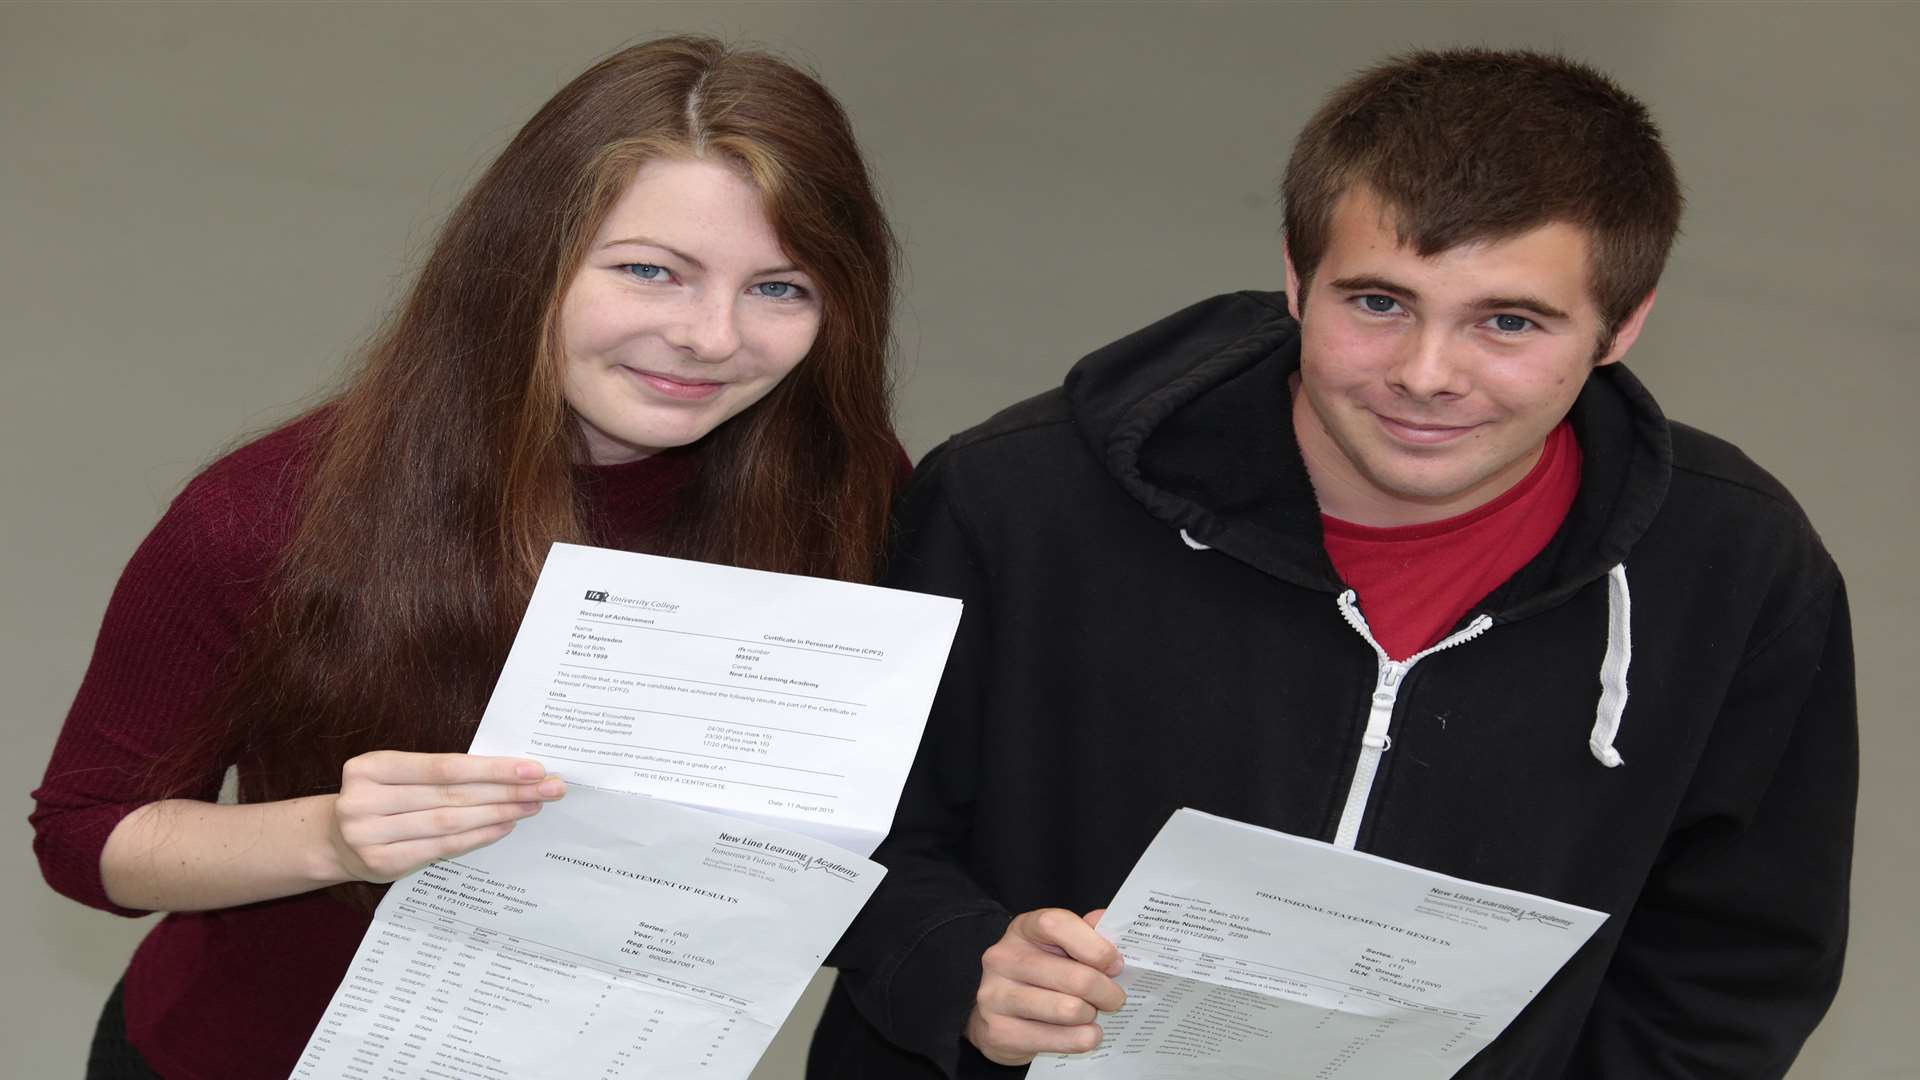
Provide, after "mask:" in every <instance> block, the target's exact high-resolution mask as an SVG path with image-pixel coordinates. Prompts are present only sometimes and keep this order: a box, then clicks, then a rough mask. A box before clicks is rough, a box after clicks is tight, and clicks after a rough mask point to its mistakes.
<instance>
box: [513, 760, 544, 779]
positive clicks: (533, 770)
mask: <svg viewBox="0 0 1920 1080" xmlns="http://www.w3.org/2000/svg"><path fill="white" fill-rule="evenodd" d="M546 773H547V770H545V769H543V768H541V767H540V766H539V765H538V764H536V763H534V762H531V761H523V762H521V763H520V764H518V765H515V766H514V767H513V775H515V776H518V777H519V778H520V779H522V780H538V779H540V778H541V777H542V776H545V775H546Z"/></svg>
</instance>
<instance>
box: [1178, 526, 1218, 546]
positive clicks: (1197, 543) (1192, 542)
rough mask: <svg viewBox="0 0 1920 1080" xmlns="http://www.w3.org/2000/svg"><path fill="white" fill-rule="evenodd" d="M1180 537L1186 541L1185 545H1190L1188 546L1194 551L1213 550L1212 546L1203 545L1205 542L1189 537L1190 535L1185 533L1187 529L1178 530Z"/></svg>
mask: <svg viewBox="0 0 1920 1080" xmlns="http://www.w3.org/2000/svg"><path fill="white" fill-rule="evenodd" d="M1180 539H1182V540H1185V541H1186V542H1187V546H1188V547H1190V548H1192V549H1193V550H1195V551H1212V550H1213V549H1212V548H1210V547H1208V546H1207V545H1205V544H1203V543H1201V542H1200V541H1198V540H1195V539H1194V538H1193V537H1191V536H1189V535H1187V530H1185V529H1181V530H1180Z"/></svg>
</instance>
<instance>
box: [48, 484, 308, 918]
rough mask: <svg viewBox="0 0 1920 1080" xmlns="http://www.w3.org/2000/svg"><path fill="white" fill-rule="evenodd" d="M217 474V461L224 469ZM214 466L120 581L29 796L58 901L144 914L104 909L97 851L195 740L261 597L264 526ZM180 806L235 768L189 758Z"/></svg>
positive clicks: (212, 790) (215, 787) (211, 793)
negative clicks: (238, 503)
mask: <svg viewBox="0 0 1920 1080" xmlns="http://www.w3.org/2000/svg"><path fill="white" fill-rule="evenodd" d="M223 464H224V463H223ZM232 472H233V470H232V469H231V468H223V467H222V465H218V464H217V465H215V466H214V467H213V468H212V469H209V470H208V472H207V473H205V474H202V475H201V476H200V477H198V478H196V479H195V480H194V481H193V482H192V483H190V484H189V485H188V486H187V488H186V490H185V491H183V492H181V494H180V496H179V497H178V498H177V499H175V500H174V502H173V504H172V505H171V506H170V507H169V508H168V510H167V512H166V514H165V515H164V516H163V517H162V518H161V520H160V522H159V524H157V525H156V526H154V529H153V531H152V532H151V533H149V534H148V535H147V537H146V539H145V540H144V541H143V542H142V543H141V544H140V546H139V548H138V549H137V550H136V551H135V552H134V554H133V557H132V559H131V560H130V561H129V562H128V563H127V567H126V569H125V570H124V571H123V572H122V573H121V576H120V580H119V583H118V584H117V585H116V586H115V588H114V591H113V595H112V598H111V599H110V600H109V601H108V603H107V611H106V615H105V617H104V619H103V620H102V622H101V626H100V634H99V637H98V638H97V639H96V640H95V642H94V649H93V657H92V660H91V661H90V662H89V663H88V666H87V672H86V676H85V678H84V679H83V680H82V682H81V684H80V689H79V692H78V693H77V694H76V696H75V698H74V702H73V707H72V709H71V710H70V711H69V712H68V714H67V720H66V724H65V725H64V726H63V727H62V728H61V730H60V736H59V739H58V741H57V742H56V743H55V744H54V750H53V757H52V759H51V760H50V761H49V762H48V764H47V771H46V775H45V777H44V779H43V780H42V781H41V784H40V787H39V789H38V790H36V791H35V792H34V793H33V798H34V809H33V812H32V814H31V815H30V817H29V819H28V820H29V821H30V822H31V824H32V826H33V848H34V853H35V854H36V855H37V856H38V857H39V860H40V870H41V873H42V874H43V875H44V876H45V877H46V879H47V883H48V884H50V885H52V886H53V887H54V889H55V890H57V891H59V892H60V893H62V894H64V895H66V896H69V897H71V898H73V899H75V900H78V901H80V902H81V903H83V904H87V905H89V906H92V907H97V908H100V909H101V910H104V911H110V912H113V913H114V914H117V915H127V916H138V915H144V914H146V912H143V911H138V910H135V909H131V908H126V907H121V906H120V905H118V904H115V903H114V902H113V901H111V900H109V899H108V898H107V894H106V891H105V889H104V887H103V886H102V884H101V880H100V854H101V851H102V850H103V849H104V848H105V846H106V842H107V837H108V835H109V834H111V833H112V832H113V829H114V827H115V826H116V825H118V824H119V823H120V820H121V819H122V818H124V817H126V816H127V815H128V814H129V813H131V812H133V811H134V810H135V809H137V808H138V807H140V806H142V805H144V804H145V803H147V802H150V801H152V800H153V798H154V794H153V793H154V791H155V781H156V779H157V777H158V776H159V770H160V769H161V768H162V767H163V766H167V767H168V770H167V771H168V774H169V775H170V776H171V775H172V774H173V769H172V768H171V766H174V765H175V764H176V763H177V762H178V760H179V759H178V757H177V755H179V754H181V752H182V747H183V746H187V745H191V743H190V742H189V741H188V740H189V739H190V737H191V736H192V735H193V734H195V733H197V732H199V731H200V730H202V725H203V723H204V721H205V719H206V716H207V711H208V709H209V708H210V707H211V705H212V704H213V699H214V696H215V693H216V691H217V689H218V687H219V685H220V681H221V678H222V676H223V674H224V668H225V665H226V664H227V662H228V661H229V658H230V656H231V655H232V653H233V651H234V649H235V646H236V645H237V644H238V642H239V640H240V634H241V623H242V620H243V619H244V617H245V616H246V614H247V613H248V612H249V611H250V609H251V607H252V606H253V604H254V603H256V602H257V600H258V597H259V595H260V592H259V578H260V577H261V576H262V575H264V573H265V570H266V566H267V563H268V561H269V559H270V548H267V547H265V546H264V545H261V544H260V543H259V542H258V539H257V538H258V536H259V534H260V531H261V527H262V524H261V523H260V522H257V521H254V520H252V519H251V517H250V516H248V515H244V514H241V513H239V512H237V511H236V509H235V504H234V500H233V499H232V497H231V493H230V490H229V485H228V483H227V482H226V481H227V479H228V478H230V476H231V474H232ZM185 764H186V765H187V768H186V770H184V774H185V775H186V776H190V777H191V783H190V784H189V785H188V786H187V790H186V791H185V792H184V793H183V796H184V797H188V798H199V799H207V800H212V799H214V798H215V797H217V795H218V794H219V791H220V784H221V780H222V778H223V776H224V774H225V771H226V768H227V766H228V765H229V764H231V763H230V762H227V761H223V760H217V759H214V758H213V757H208V758H206V759H203V760H193V761H190V762H186V763H185Z"/></svg>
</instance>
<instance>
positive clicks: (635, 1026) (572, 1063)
mask: <svg viewBox="0 0 1920 1080" xmlns="http://www.w3.org/2000/svg"><path fill="white" fill-rule="evenodd" d="M959 619H960V604H959V601H957V600H949V599H945V598H941V597H934V596H924V595H920V594H917V593H906V592H897V591H894V590H890V589H879V588H874V587H871V586H866V585H853V584H847V583H844V582H837V581H826V580H821V579H817V578H805V577H795V576H790V575H783V574H770V573H762V572H759V571H753V570H740V569H736V568H733V567H725V566H714V565H709V564H706V563H697V562H685V561H681V560H675V559H663V558H658V557H654V556H647V555H636V554H632V553H629V552H620V551H608V550H603V549H600V548H584V547H575V546H571V545H566V544H556V545H554V547H553V549H552V551H551V552H550V553H549V555H548V557H547V563H546V566H545V568H544V569H543V570H542V572H541V575H540V580H539V582H538V584H537V585H536V586H535V589H534V593H533V597H532V600H531V602H530V603H529V604H528V607H527V612H526V615H525V616H524V617H523V618H522V620H521V623H520V630H519V633H518V634H517V636H516V637H515V638H514V643H513V648H512V651H511V653H510V654H509V656H508V659H507V663H506V666H505V668H504V669H503V670H502V672H501V675H500V680H499V682H498V683H497V684H496V685H495V687H494V692H493V696H492V698H491V699H490V700H489V702H488V704H487V710H486V713H485V714H484V716H483V717H482V719H481V723H480V728H479V731H478V732H477V733H476V735H475V737H474V741H473V745H472V747H471V750H472V752H473V753H476V754H500V755H509V756H519V757H531V758H534V759H536V760H539V761H541V762H543V763H544V764H545V765H546V766H547V768H548V770H549V771H550V772H553V773H556V774H558V775H560V776H562V777H564V778H566V780H567V781H568V784H569V788H568V793H567V796H566V797H565V798H564V799H561V800H560V801H558V802H554V803H548V804H546V805H545V806H544V807H543V808H542V809H541V811H540V812H539V813H537V814H535V815H534V816H533V817H531V818H526V819H524V820H522V821H521V822H519V823H518V825H517V826H516V827H515V829H514V831H513V832H512V833H511V834H510V835H509V836H508V837H507V838H506V839H504V840H502V841H500V842H498V843H496V844H493V845H491V846H488V847H485V848H481V849H480V850H478V851H474V852H470V853H468V854H466V855H463V856H461V857H459V858H457V859H451V860H445V861H442V862H439V863H435V864H434V865H432V866H429V867H426V868H424V869H422V870H419V871H417V872H415V873H413V874H411V875H408V876H407V877H406V878H403V879H401V881H399V882H398V883H396V884H395V885H394V887H393V888H392V889H391V890H389V892H388V895H387V896H386V898H385V899H384V900H383V901H382V902H381V905H380V909H379V911H377V912H376V913H375V916H374V921H373V926H372V927H371V929H369V930H368V932H367V936H366V937H365V938H364V939H363V940H362V942H361V945H360V950H359V952H357V953H356V954H355V955H354V959H353V964H352V966H351V967H350V968H349V969H348V972H347V977H346V979H345V980H344V981H343V982H342V983H341V985H340V988H339V990H338V991H336V992H335V994H334V998H333V1001H332V1003H331V1004H330V1005H329V1006H328V1008H327V1012H326V1014H325V1016H324V1017H323V1018H322V1020H321V1022H320V1026H319V1028H318V1029H317V1030H316V1031H315V1033H314V1035H313V1038H312V1039H311V1041H310V1042H309V1043H308V1045H307V1049H306V1053H305V1054H304V1055H303V1056H302V1058H301V1060H300V1065H299V1067H298V1068H296V1069H295V1071H294V1074H293V1076H294V1080H335V1078H353V1080H363V1078H373V1077H381V1078H386V1077H447V1078H455V1077H458V1078H472V1077H514V1078H539V1077H555V1078H562V1077H564V1078H568V1080H572V1078H588V1077H590V1078H595V1080H601V1078H614V1077H630V1076H631V1077H637V1076H676V1077H677V1076H693V1075H699V1076H707V1077H713V1078H716V1080H721V1078H736V1080H738V1078H744V1077H745V1076H746V1075H747V1074H748V1073H749V1072H750V1071H752V1069H753V1066H754V1063H755V1062H756V1061H758V1060H759V1058H760V1055H761V1054H762V1053H763V1052H765V1050H766V1047H767V1044H768V1042H769V1041H770V1040H771V1039H772V1038H773V1035H774V1032H775V1031H776V1030H778V1028H779V1027H780V1024H781V1022H782V1021H784V1020H785V1019H786V1015H787V1013H788V1012H789V1011H791V1010H792V1008H793V1005H794V1002H795V1001H796V1000H797V999H798V997H799V995H800V992H801V990H802V989H804V988H805V986H806V984H807V982H808V980H809V979H811V978H812V976H813V973H814V972H815V971H817V970H818V969H819V967H820V964H821V963H822V962H823V961H824V960H825V958H826V954H827V950H828V949H829V948H831V947H832V945H833V943H834V942H835V941H837V940H839V937H840V935H841V934H842V933H843V932H845V930H846V928H847V925H848V924H849V923H851V922H852V921H853V917H854V916H855V915H856V914H858V913H859V911H860V908H861V906H862V905H863V904H864V903H865V902H866V899H867V897H868V896H869V895H871V894H872V892H873V889H874V887H875V885H877V884H878V882H879V878H880V876H881V875H882V874H883V873H884V872H885V871H884V870H883V869H882V868H881V867H880V866H879V865H877V864H875V863H872V862H869V861H867V860H866V859H865V858H864V857H863V856H865V855H867V854H870V853H871V852H872V850H873V848H874V847H875V846H876V845H878V844H879V842H880V840H881V838H882V837H883V836H884V835H885V834H886V832H887V829H888V827H889V825H891V823H892V820H893V810H894V805H895V804H896V803H897V802H898V801H899V797H900V788H901V786H902V785H903V784H904V783H905V781H906V774H907V769H908V768H909V767H910V766H911V765H912V763H913V756H914V752H915V751H916V749H917V748H918V746H919V742H920V733H921V729H922V728H924V727H925V725H926V717H927V709H928V707H929V706H930V705H931V704H932V701H933V694H934V690H935V689H936V688H937V686H938V685H939V681H940V672H941V669H942V668H943V667H944V665H945V663H946V656H947V650H948V648H949V647H950V646H951V644H952V641H953V633H954V629H955V627H956V626H957V625H958V623H959ZM676 803H677V804H681V805H674V804H676ZM835 845H838V846H835ZM856 852H857V854H856Z"/></svg>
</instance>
